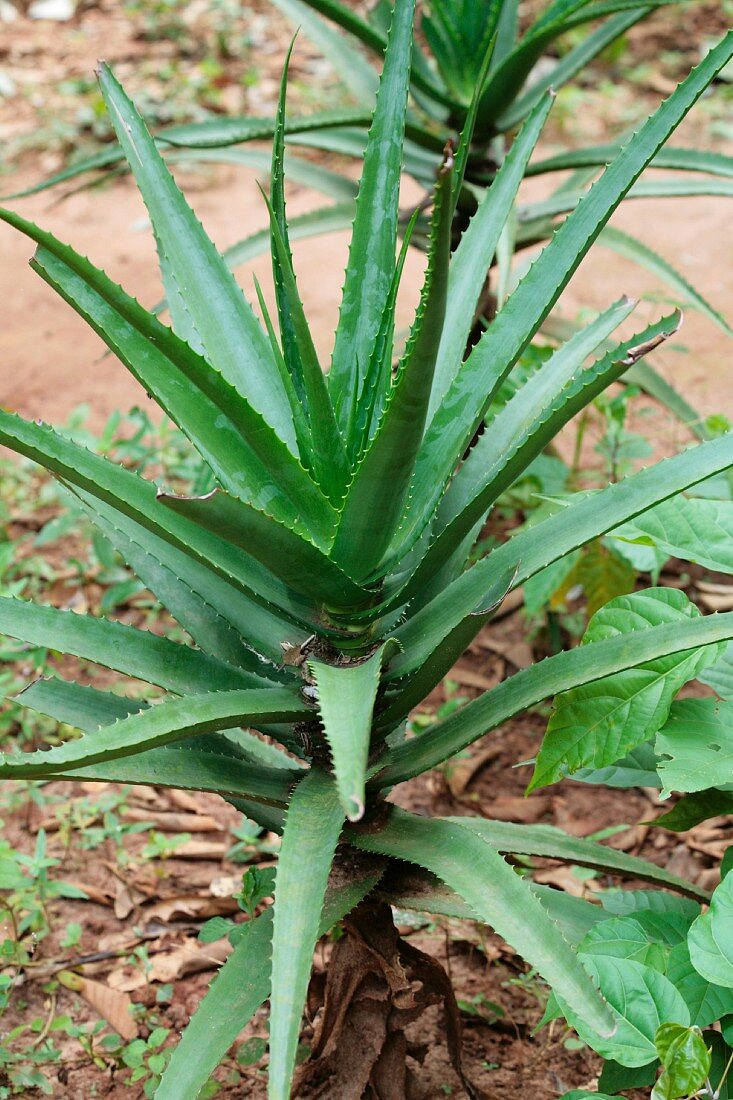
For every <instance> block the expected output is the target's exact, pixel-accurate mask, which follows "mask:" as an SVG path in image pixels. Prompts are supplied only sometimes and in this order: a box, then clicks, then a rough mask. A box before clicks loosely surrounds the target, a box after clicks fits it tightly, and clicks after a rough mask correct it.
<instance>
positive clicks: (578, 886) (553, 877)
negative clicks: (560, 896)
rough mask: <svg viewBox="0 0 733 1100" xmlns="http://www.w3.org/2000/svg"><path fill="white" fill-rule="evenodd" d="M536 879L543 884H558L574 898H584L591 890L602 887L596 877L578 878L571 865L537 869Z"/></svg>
mask: <svg viewBox="0 0 733 1100" xmlns="http://www.w3.org/2000/svg"><path fill="white" fill-rule="evenodd" d="M534 880H535V882H539V883H541V884H542V885H543V886H557V887H559V889H561V890H564V891H565V893H566V894H570V895H571V896H572V897H574V898H583V897H585V896H586V895H587V894H588V893H589V892H591V891H594V890H600V889H601V888H602V887H601V884H600V883H599V882H596V880H595V879H587V880H586V881H581V880H580V879H579V878H576V877H575V875H574V874H573V872H572V871H571V870H570V868H569V867H553V868H551V869H549V870H542V871H536V872H535V874H534Z"/></svg>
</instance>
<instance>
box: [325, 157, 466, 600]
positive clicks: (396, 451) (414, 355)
mask: <svg viewBox="0 0 733 1100" xmlns="http://www.w3.org/2000/svg"><path fill="white" fill-rule="evenodd" d="M452 167H453V161H452V156H448V157H447V158H446V160H445V161H444V163H443V167H442V169H441V171H440V173H439V176H438V183H437V186H436V192H435V210H434V213H433V223H432V231H431V245H430V253H429V257H428V267H427V272H426V275H425V284H424V287H423V292H422V296H421V300H420V305H419V307H418V311H417V317H416V319H415V324H414V326H413V330H412V333H411V335H410V340H409V342H408V345H407V349H406V351H405V355H404V359H403V361H402V363H401V364H400V367H399V368H398V371H397V376H396V378H395V380H394V383H393V385H392V388H391V390H390V392H389V395H388V397H387V404H386V408H385V410H384V412H383V414H382V418H381V420H380V422H379V424H378V426H377V428H376V431H375V433H374V438H373V439H372V440H371V442H370V444H369V446H368V449H367V451H366V453H365V454H364V457H363V458H362V460H361V462H360V463H359V465H358V466H357V468H356V470H355V471H354V475H353V480H352V482H351V484H350V485H349V488H348V491H347V494H346V499H345V501H344V506H343V511H342V513H341V519H340V521H339V526H338V529H337V532H336V538H335V539H334V543H333V548H332V550H331V556H332V557H333V558H334V560H335V561H337V562H338V563H339V564H340V565H341V566H342V568H343V569H345V570H346V571H347V572H349V573H350V574H352V575H353V576H356V577H359V578H360V579H361V578H366V577H368V576H369V575H370V573H371V572H372V571H373V570H374V569H375V568H376V567H377V565H378V563H379V561H380V559H381V557H382V554H383V553H384V551H385V550H386V548H387V546H388V544H389V542H390V540H391V538H392V535H393V533H394V530H395V527H396V525H397V523H398V521H399V518H400V515H401V513H402V509H403V506H404V502H405V497H406V494H407V490H408V487H409V483H410V475H411V473H412V468H413V464H414V460H415V455H416V454H417V451H418V448H419V446H420V440H421V438H422V432H423V427H424V425H425V419H426V415H427V409H428V401H429V399H430V387H431V383H432V379H433V371H434V370H435V364H436V356H437V354H438V344H439V340H440V333H441V331H442V328H443V319H444V316H445V302H446V292H447V283H448V264H449V260H450V236H451V180H452ZM376 517H378V519H377V521H376V522H375V518H376Z"/></svg>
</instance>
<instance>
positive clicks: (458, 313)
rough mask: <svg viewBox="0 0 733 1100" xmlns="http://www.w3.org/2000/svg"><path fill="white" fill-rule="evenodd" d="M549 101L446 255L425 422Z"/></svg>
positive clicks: (451, 369) (458, 358) (448, 375)
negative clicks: (440, 318)
mask: <svg viewBox="0 0 733 1100" xmlns="http://www.w3.org/2000/svg"><path fill="white" fill-rule="evenodd" d="M552 102H553V97H552V96H549V95H548V96H547V97H546V98H545V99H544V100H543V101H541V102H540V103H539V104H538V106H537V107H536V108H535V110H534V112H533V113H532V115H531V117H530V118H528V119H527V122H526V123H525V125H524V126H523V127H522V130H521V132H520V133H519V134H518V135H517V138H516V140H515V141H514V142H513V143H512V147H511V150H510V151H509V153H508V154H507V157H506V159H505V161H504V163H503V164H502V166H501V168H500V169H499V171H498V172H497V174H496V178H495V179H494V181H493V182H492V184H491V187H490V188H487V189H486V191H485V193H484V196H483V198H482V200H481V202H480V204H479V207H478V210H477V211H476V213H475V214H474V216H473V218H472V219H471V222H470V223H469V226H468V228H467V229H466V230H465V232H464V233H463V236H462V237H461V240H460V243H459V245H458V247H457V248H456V250H455V252H454V254H453V256H452V258H451V265H450V273H449V278H448V298H447V301H446V309H445V324H444V326H443V330H442V333H441V335H440V347H439V350H438V357H437V362H436V367H435V374H434V377H433V385H432V389H431V393H430V405H429V410H428V422H430V420H432V418H433V416H434V415H435V411H436V409H437V408H438V407H439V406H440V403H441V401H442V400H443V397H444V396H445V393H446V391H447V390H448V388H449V386H450V384H451V382H452V381H453V379H454V377H455V375H456V372H457V371H458V368H459V367H460V365H461V362H462V361H463V356H464V354H465V350H466V341H467V340H468V336H469V334H470V332H471V329H472V327H473V324H474V318H475V314H476V309H477V306H478V303H479V300H480V297H481V294H482V292H483V290H484V285H485V283H486V273H487V271H488V270H489V268H490V267H491V264H492V262H493V259H494V254H495V252H496V247H497V245H498V243H499V238H500V237H501V233H502V230H503V229H504V225H505V224H506V220H507V218H508V217H509V214H510V212H511V210H512V207H513V205H514V200H515V198H516V195H517V191H518V190H519V185H520V183H521V182H522V179H523V177H524V173H525V171H526V168H527V164H528V162H529V158H530V156H531V155H532V152H533V150H534V147H535V145H536V144H537V139H538V138H539V135H540V134H541V132H542V128H543V126H544V124H545V120H546V118H547V115H548V113H549V110H550V107H551V106H552Z"/></svg>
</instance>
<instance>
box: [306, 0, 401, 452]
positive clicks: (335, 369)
mask: <svg viewBox="0 0 733 1100" xmlns="http://www.w3.org/2000/svg"><path fill="white" fill-rule="evenodd" d="M312 6H313V7H316V8H317V9H318V10H321V9H320V8H318V5H317V4H315V3H314V4H313V5H312ZM327 14H328V13H327ZM413 14H414V0H405V2H404V3H403V4H400V5H399V6H398V7H396V8H395V11H394V14H393V19H392V27H391V29H390V35H389V43H388V46H387V52H386V54H385V60H384V69H383V71H382V76H381V80H380V86H379V92H378V94H377V106H376V109H375V112H374V118H373V120H372V125H371V128H370V130H369V140H368V142H367V147H366V151H365V153H364V166H363V170H362V176H361V183H360V185H359V196H358V198H357V200H356V217H355V219H354V229H353V232H352V237H351V245H350V248H349V261H348V265H347V268H346V276H345V279H344V289H343V295H342V299H341V309H340V314H339V324H338V329H337V332H336V342H335V345H334V350H333V359H332V363H331V373H330V376H329V389H330V392H331V396H332V399H333V404H334V408H335V410H336V416H337V420H338V423H339V425H340V427H341V431H342V432H344V431H345V429H346V426H347V424H348V421H349V415H350V409H351V407H352V403H353V401H354V391H356V392H357V393H358V387H359V385H360V383H361V381H362V380H363V377H364V374H365V372H366V369H367V364H368V363H369V356H370V352H371V347H372V343H373V341H374V338H375V336H376V334H377V331H378V329H379V324H380V321H381V317H382V308H383V306H384V302H385V300H386V298H387V295H388V293H389V287H390V284H391V282H392V275H393V273H394V267H395V249H396V245H397V213H398V201H399V179H400V173H401V170H402V142H403V139H404V122H405V109H406V105H407V90H408V87H409V80H410V54H411V45H412V19H413ZM355 18H356V17H355ZM367 255H368V256H369V263H368V264H367V265H366V267H365V265H364V257H365V256H367Z"/></svg>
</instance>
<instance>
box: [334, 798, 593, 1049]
mask: <svg viewBox="0 0 733 1100" xmlns="http://www.w3.org/2000/svg"><path fill="white" fill-rule="evenodd" d="M348 835H349V840H350V841H351V842H352V843H353V844H355V845H357V846H358V847H360V848H363V849H364V850H366V851H370V852H378V853H379V854H381V855H389V856H393V857H395V858H397V859H403V860H408V861H409V862H410V863H416V864H418V866H421V867H424V868H425V869H426V870H428V871H432V872H433V874H436V875H437V876H438V877H439V878H440V879H442V880H443V882H445V883H446V885H447V886H449V887H450V888H451V889H452V890H455V892H456V893H457V894H459V895H460V896H461V897H462V898H463V899H464V900H465V901H466V902H468V904H469V905H470V906H471V908H472V909H473V910H474V912H475V913H476V916H477V917H478V919H480V920H482V921H485V922H486V923H487V924H489V925H490V926H491V927H492V928H493V929H494V930H495V931H496V932H498V934H499V935H500V936H502V937H503V939H505V940H506V941H507V942H508V943H509V944H511V946H512V947H514V948H515V949H516V950H517V951H518V952H519V953H520V954H521V955H522V957H523V958H524V959H526V961H527V962H528V963H529V964H530V965H531V966H534V967H536V968H537V970H538V971H539V973H540V974H541V975H542V976H543V977H544V978H545V979H546V980H547V981H548V982H549V983H550V984H551V986H552V988H553V990H555V991H557V992H558V993H559V994H560V995H561V996H563V995H564V996H565V997H566V998H568V999H569V1000H570V1001H571V1003H572V1004H573V1005H574V1006H575V1008H576V1010H578V1011H579V1012H582V1013H583V1014H584V1016H585V1019H586V1021H587V1024H588V1026H589V1028H593V1030H594V1031H597V1033H598V1034H599V1035H608V1034H610V1032H611V1031H612V1030H613V1022H612V1020H611V1016H610V1013H609V1011H608V1008H607V1006H606V1005H605V1003H604V1000H603V998H602V997H601V995H600V994H599V993H598V991H597V990H596V989H594V987H593V984H592V982H591V980H590V977H589V975H588V974H587V973H586V971H585V970H584V969H583V967H582V966H581V964H580V962H579V961H578V958H577V956H576V955H575V953H574V951H573V949H572V948H571V947H570V945H569V944H568V942H567V941H566V940H565V939H564V937H563V936H562V934H561V933H560V931H559V930H558V928H557V927H556V925H555V924H554V923H553V922H552V920H551V919H550V918H549V916H548V915H547V913H546V912H545V910H544V909H543V907H542V904H541V903H540V902H539V901H538V900H537V898H536V897H535V896H534V894H533V893H532V890H531V889H530V887H529V885H528V884H527V883H526V882H524V880H523V879H521V878H520V877H519V876H518V875H517V873H516V872H515V871H514V870H513V869H512V868H511V867H510V866H509V865H508V864H507V863H506V861H505V860H504V859H503V858H502V857H501V856H500V855H499V853H498V852H497V851H496V849H495V848H492V847H491V845H489V844H487V843H486V841H484V840H482V839H481V838H480V837H478V836H476V835H475V834H474V833H472V832H471V831H470V830H468V829H466V828H464V827H463V825H462V824H461V825H458V824H456V823H455V822H453V821H448V820H442V819H436V818H433V819H428V818H419V817H416V816H415V815H413V814H408V813H405V812H404V811H401V810H398V809H397V808H396V807H393V808H391V809H390V810H389V816H388V817H386V819H384V820H382V821H380V822H379V824H378V825H375V826H374V827H372V828H371V829H369V830H366V829H365V830H359V831H357V830H355V829H350V830H349V834H348ZM478 869H480V873H477V870H478Z"/></svg>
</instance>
